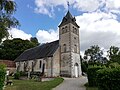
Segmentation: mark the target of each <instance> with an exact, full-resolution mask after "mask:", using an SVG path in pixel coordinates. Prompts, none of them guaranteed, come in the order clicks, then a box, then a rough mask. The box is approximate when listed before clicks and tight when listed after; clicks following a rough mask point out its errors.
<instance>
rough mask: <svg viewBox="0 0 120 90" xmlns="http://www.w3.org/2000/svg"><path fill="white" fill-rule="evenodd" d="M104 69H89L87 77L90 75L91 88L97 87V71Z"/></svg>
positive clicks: (92, 67)
mask: <svg viewBox="0 0 120 90" xmlns="http://www.w3.org/2000/svg"><path fill="white" fill-rule="evenodd" d="M102 68H103V67H101V66H90V67H88V70H87V75H88V83H89V86H97V83H96V76H97V72H96V71H97V70H99V69H102Z"/></svg>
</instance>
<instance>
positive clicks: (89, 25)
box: [76, 12, 120, 51]
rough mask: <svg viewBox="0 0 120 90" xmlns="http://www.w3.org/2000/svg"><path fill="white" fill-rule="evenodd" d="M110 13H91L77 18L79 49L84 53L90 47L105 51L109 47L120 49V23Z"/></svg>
mask: <svg viewBox="0 0 120 90" xmlns="http://www.w3.org/2000/svg"><path fill="white" fill-rule="evenodd" d="M116 18H117V17H116V16H115V15H113V14H111V13H108V14H106V13H103V12H93V13H84V14H83V15H80V16H77V17H76V20H77V23H78V24H79V26H80V45H81V46H80V47H81V50H82V51H84V50H86V49H88V48H89V47H90V46H92V45H99V46H100V47H103V48H105V49H108V48H109V47H110V46H112V45H114V46H118V47H120V41H119V38H120V31H119V28H120V22H118V21H117V20H116Z"/></svg>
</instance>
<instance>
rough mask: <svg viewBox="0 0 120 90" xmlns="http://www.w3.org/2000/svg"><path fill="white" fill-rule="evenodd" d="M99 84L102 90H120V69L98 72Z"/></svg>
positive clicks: (106, 69) (107, 69)
mask: <svg viewBox="0 0 120 90" xmlns="http://www.w3.org/2000/svg"><path fill="white" fill-rule="evenodd" d="M97 83H98V88H99V89H100V90H120V67H117V68H105V69H101V70H98V71H97Z"/></svg>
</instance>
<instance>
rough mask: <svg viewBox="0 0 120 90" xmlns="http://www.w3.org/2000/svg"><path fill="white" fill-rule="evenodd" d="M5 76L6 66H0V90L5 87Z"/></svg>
mask: <svg viewBox="0 0 120 90" xmlns="http://www.w3.org/2000/svg"><path fill="white" fill-rule="evenodd" d="M5 74H6V70H5V65H4V64H0V90H2V89H3V86H4V81H5Z"/></svg>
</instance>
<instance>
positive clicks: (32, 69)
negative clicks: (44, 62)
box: [32, 62, 34, 72]
mask: <svg viewBox="0 0 120 90" xmlns="http://www.w3.org/2000/svg"><path fill="white" fill-rule="evenodd" d="M33 71H34V63H33V62H32V72H33Z"/></svg>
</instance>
